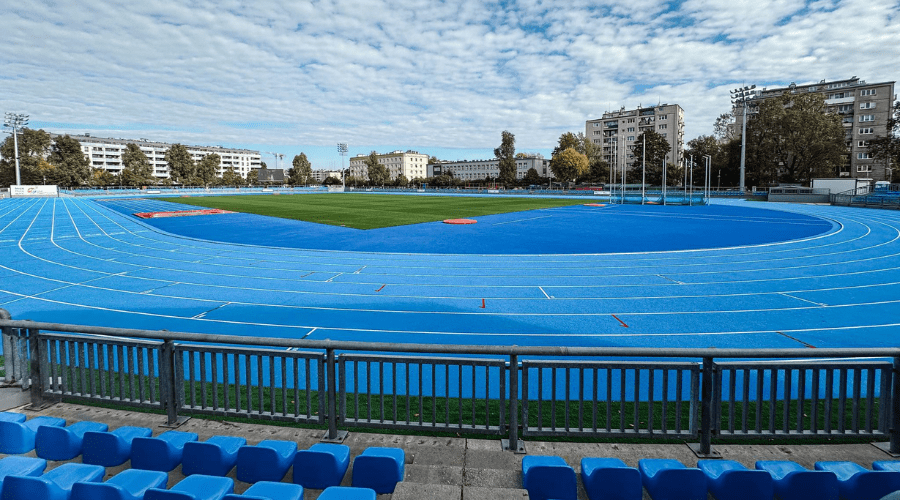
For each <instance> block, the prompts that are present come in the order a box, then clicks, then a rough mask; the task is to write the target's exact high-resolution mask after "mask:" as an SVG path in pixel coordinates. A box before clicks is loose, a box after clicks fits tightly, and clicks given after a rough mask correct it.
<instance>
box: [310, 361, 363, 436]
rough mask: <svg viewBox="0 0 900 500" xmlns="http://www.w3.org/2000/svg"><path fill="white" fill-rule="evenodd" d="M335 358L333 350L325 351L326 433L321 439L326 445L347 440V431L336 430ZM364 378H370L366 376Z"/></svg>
mask: <svg viewBox="0 0 900 500" xmlns="http://www.w3.org/2000/svg"><path fill="white" fill-rule="evenodd" d="M336 365H337V356H335V354H334V349H333V348H328V349H325V368H326V371H327V372H328V378H327V383H328V433H327V434H325V437H323V438H322V441H324V442H326V443H343V442H344V439H347V434H348V432H347V431H339V430H338V428H337V366H336ZM366 376H367V377H368V376H371V375H370V374H368V373H367V374H366Z"/></svg>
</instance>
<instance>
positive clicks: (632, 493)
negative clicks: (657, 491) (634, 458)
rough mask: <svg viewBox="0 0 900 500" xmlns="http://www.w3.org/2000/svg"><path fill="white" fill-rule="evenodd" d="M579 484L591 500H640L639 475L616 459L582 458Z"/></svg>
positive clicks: (632, 468) (635, 470)
mask: <svg viewBox="0 0 900 500" xmlns="http://www.w3.org/2000/svg"><path fill="white" fill-rule="evenodd" d="M581 482H582V484H584V489H585V491H586V492H587V495H588V498H590V499H591V500H641V497H642V495H643V491H642V487H641V474H640V472H638V470H637V469H635V468H634V467H628V466H627V465H625V462H623V461H621V460H619V459H618V458H582V459H581Z"/></svg>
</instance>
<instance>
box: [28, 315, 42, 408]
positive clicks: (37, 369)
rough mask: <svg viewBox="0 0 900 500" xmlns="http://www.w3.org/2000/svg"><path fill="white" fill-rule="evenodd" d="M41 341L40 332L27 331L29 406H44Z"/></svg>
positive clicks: (34, 330)
mask: <svg viewBox="0 0 900 500" xmlns="http://www.w3.org/2000/svg"><path fill="white" fill-rule="evenodd" d="M42 341H43V339H42V338H41V332H40V330H36V329H31V328H29V329H28V348H29V358H30V362H31V367H30V368H31V370H30V377H31V384H30V386H31V391H30V394H31V406H35V407H38V406H41V405H43V404H44V380H45V379H44V374H43V373H41V368H42V366H41V365H42V363H41V361H42V359H43V358H42V356H43V354H44V349H43V346H42V345H41V343H42Z"/></svg>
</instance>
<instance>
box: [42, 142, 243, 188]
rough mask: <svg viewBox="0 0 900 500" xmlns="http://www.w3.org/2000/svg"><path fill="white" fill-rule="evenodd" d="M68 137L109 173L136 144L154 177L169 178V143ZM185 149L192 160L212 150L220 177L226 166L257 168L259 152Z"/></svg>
mask: <svg viewBox="0 0 900 500" xmlns="http://www.w3.org/2000/svg"><path fill="white" fill-rule="evenodd" d="M60 135H62V134H50V138H51V139H53V140H55V139H56V138H57V137H59V136H60ZM70 137H72V138H73V139H76V140H77V141H78V142H80V143H81V150H82V151H83V152H84V156H85V157H86V158H87V159H88V160H90V161H91V166H92V167H94V168H103V169H106V170H107V171H109V172H110V173H111V174H118V173H119V172H121V171H122V168H123V167H122V153H124V152H125V149H126V145H127V144H135V145H137V147H139V148H140V149H141V151H143V152H144V154H145V155H147V159H148V160H150V165H151V166H152V167H153V175H154V177H157V178H159V179H165V178H167V177H169V167H168V165H167V164H166V151H167V150H168V149H169V148H170V147H172V144H167V143H165V142H154V141H148V140H147V139H110V138H104V137H93V136H91V135H90V134H84V135H70ZM185 148H187V151H188V153H190V154H191V158H193V159H194V161H199V160H201V159H202V158H203V157H204V156H206V155H209V154H212V153H215V154H217V155H219V171H218V175H219V176H220V177H221V176H222V174H223V173H224V172H225V171H226V170H227V169H229V168H234V171H235V172H237V173H238V174H240V175H241V176H242V177H246V176H247V173H248V172H250V171H251V170H255V169H259V168H260V155H259V151H251V150H249V149H232V148H223V147H220V146H185Z"/></svg>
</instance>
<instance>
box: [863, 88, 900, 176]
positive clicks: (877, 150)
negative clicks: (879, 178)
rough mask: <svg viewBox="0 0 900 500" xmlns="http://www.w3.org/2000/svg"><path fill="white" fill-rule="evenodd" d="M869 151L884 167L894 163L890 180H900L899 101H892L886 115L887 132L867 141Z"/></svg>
mask: <svg viewBox="0 0 900 500" xmlns="http://www.w3.org/2000/svg"><path fill="white" fill-rule="evenodd" d="M869 152H870V153H871V154H872V157H873V158H875V159H876V160H879V161H881V162H882V163H883V164H884V165H885V166H886V167H889V166H890V165H894V168H893V169H892V171H891V173H892V174H893V175H892V176H891V178H890V179H886V180H889V181H890V182H900V101H897V102H895V103H894V107H893V110H892V112H891V116H889V117H888V122H887V133H886V134H885V135H883V136H877V137H875V138H874V139H872V140H870V141H869Z"/></svg>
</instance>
